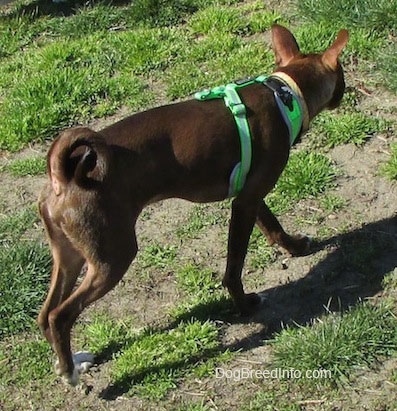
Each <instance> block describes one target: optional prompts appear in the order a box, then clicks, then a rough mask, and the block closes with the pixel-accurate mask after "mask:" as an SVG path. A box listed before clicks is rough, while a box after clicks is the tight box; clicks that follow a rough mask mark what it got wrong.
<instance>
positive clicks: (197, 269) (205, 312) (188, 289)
mask: <svg viewBox="0 0 397 411" xmlns="http://www.w3.org/2000/svg"><path fill="white" fill-rule="evenodd" d="M175 278H176V283H177V287H178V290H179V291H180V292H181V294H182V299H181V301H180V302H179V304H178V305H177V306H175V307H173V308H172V309H171V310H170V314H171V316H172V317H173V318H175V319H176V321H181V320H183V321H190V320H191V319H206V318H209V317H210V316H211V314H213V313H216V314H217V315H220V313H221V312H226V311H228V310H229V309H230V301H228V300H227V298H226V296H225V293H224V292H223V288H222V285H221V281H220V278H218V277H217V276H216V274H215V273H214V272H212V271H211V270H209V269H208V268H203V267H201V266H200V265H197V264H187V265H185V266H182V267H181V268H180V269H179V270H178V271H177V272H176V274H175Z"/></svg>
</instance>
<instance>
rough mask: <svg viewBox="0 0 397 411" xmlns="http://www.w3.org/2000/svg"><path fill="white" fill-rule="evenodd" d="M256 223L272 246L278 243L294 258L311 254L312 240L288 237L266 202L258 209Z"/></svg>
mask: <svg viewBox="0 0 397 411" xmlns="http://www.w3.org/2000/svg"><path fill="white" fill-rule="evenodd" d="M256 223H257V225H258V227H259V228H260V230H261V231H262V232H263V234H265V236H266V238H267V239H268V241H269V244H270V245H273V244H274V243H276V244H278V245H279V246H280V247H283V248H284V249H286V250H287V251H288V252H289V253H290V254H291V255H294V256H299V255H305V254H307V253H308V252H309V249H310V239H309V238H308V237H306V236H303V235H296V236H291V235H288V234H287V233H286V232H285V231H284V229H283V227H282V226H281V224H280V223H279V221H278V220H277V218H276V217H275V216H274V214H273V213H272V212H271V211H270V209H269V207H268V206H267V205H266V203H265V202H264V201H262V202H261V204H260V206H259V208H258V215H257V220H256Z"/></svg>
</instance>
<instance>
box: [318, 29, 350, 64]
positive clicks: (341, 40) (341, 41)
mask: <svg viewBox="0 0 397 411" xmlns="http://www.w3.org/2000/svg"><path fill="white" fill-rule="evenodd" d="M348 40H349V32H348V31H347V30H345V29H343V30H341V31H340V32H339V33H338V35H337V37H336V40H335V41H334V42H333V43H332V45H331V46H330V47H329V48H328V49H327V50H326V51H325V52H324V54H323V56H322V61H323V63H324V65H325V66H327V67H329V68H330V69H331V70H336V68H337V66H338V58H339V56H340V54H341V53H342V50H343V49H344V48H345V46H346V44H347V41H348Z"/></svg>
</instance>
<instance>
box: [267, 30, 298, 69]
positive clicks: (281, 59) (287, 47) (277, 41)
mask: <svg viewBox="0 0 397 411" xmlns="http://www.w3.org/2000/svg"><path fill="white" fill-rule="evenodd" d="M272 45H273V51H274V54H275V56H276V64H277V66H279V67H284V66H286V65H287V64H288V63H289V62H290V61H291V60H292V59H293V58H294V57H296V56H297V55H299V54H300V51H299V46H298V43H297V42H296V40H295V37H294V36H293V34H292V33H291V32H290V31H289V30H288V29H286V28H285V27H283V26H280V25H279V24H273V26H272Z"/></svg>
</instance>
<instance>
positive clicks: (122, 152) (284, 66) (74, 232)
mask: <svg viewBox="0 0 397 411" xmlns="http://www.w3.org/2000/svg"><path fill="white" fill-rule="evenodd" d="M272 32H273V47H274V51H275V54H276V61H277V64H278V70H277V72H276V73H275V74H278V76H279V78H281V79H283V81H285V83H286V84H287V85H289V86H290V87H291V88H296V91H297V92H298V94H299V95H300V96H301V99H302V103H304V107H305V111H306V117H307V123H308V122H309V120H310V119H312V118H313V117H314V116H315V115H316V114H317V113H319V112H320V111H321V110H323V109H324V108H333V107H336V106H337V105H338V104H339V103H340V100H341V98H342V95H343V92H344V79H343V71H342V68H341V65H340V63H339V61H338V56H339V55H340V53H341V52H342V50H343V48H344V47H345V45H346V43H347V39H348V35H347V32H346V31H341V32H340V33H339V35H338V37H337V39H336V41H335V42H334V43H333V44H332V46H331V47H330V48H329V49H328V50H326V51H325V52H324V53H322V54H310V55H303V54H301V53H300V51H299V47H298V45H297V43H296V40H295V38H294V37H293V35H292V34H291V33H290V32H289V31H288V30H287V29H285V28H283V27H281V26H278V25H276V26H274V27H273V30H272ZM241 95H242V98H243V99H244V100H245V102H246V105H247V107H248V110H247V112H249V119H248V120H249V122H250V126H251V132H252V138H253V148H254V153H253V155H254V159H253V162H252V166H251V170H250V172H249V174H248V176H247V180H246V183H245V185H244V187H243V189H242V190H241V192H240V193H238V195H237V196H236V198H235V199H234V200H233V203H232V217H231V221H230V228H229V242H228V256H227V265H226V272H225V276H224V279H223V284H224V286H225V287H227V289H228V290H229V293H230V295H231V297H232V298H233V301H234V303H235V304H236V306H237V308H238V309H239V310H240V311H241V312H242V313H244V314H248V313H250V312H252V311H253V310H254V309H255V308H256V307H257V305H258V304H259V302H260V298H259V296H258V295H257V294H255V293H252V294H245V292H244V289H243V285H242V282H241V271H242V267H243V264H244V259H245V255H246V252H247V245H248V241H249V238H250V235H251V232H252V229H253V226H254V224H255V223H257V224H258V226H259V228H260V229H261V230H262V232H263V233H264V234H265V235H266V237H267V238H268V240H269V242H270V243H271V244H273V243H277V244H279V245H280V246H282V247H284V248H285V249H286V250H287V251H288V252H289V253H291V254H293V255H301V254H304V253H306V252H307V251H308V248H309V239H308V238H307V237H304V236H290V235H288V234H287V233H285V232H284V230H283V228H282V227H281V225H280V223H279V222H278V221H277V219H276V217H275V216H274V215H273V214H272V212H271V211H270V210H269V208H268V207H267V205H266V204H265V202H264V201H263V198H264V197H265V196H266V194H267V193H268V192H269V191H270V190H271V189H272V188H273V186H274V184H275V183H276V181H277V179H278V177H279V175H280V173H281V172H282V169H283V167H284V165H285V163H286V161H287V159H288V155H289V134H288V128H287V126H286V124H285V123H284V120H283V117H282V116H281V114H280V112H279V111H278V109H277V105H276V103H275V101H274V96H273V93H272V91H270V89H268V88H266V87H265V86H263V85H259V84H256V85H253V86H249V87H246V88H245V89H243V91H242V92H241ZM181 113H184V114H183V115H181ZM220 122H221V123H222V124H220ZM304 123H305V121H304ZM164 130H166V131H164ZM203 130H205V133H204V132H203ZM237 140H238V133H237V131H236V129H235V124H234V120H233V117H232V116H231V114H230V112H229V111H228V109H227V108H226V107H225V106H224V105H223V102H222V101H217V102H209V103H201V102H197V101H188V102H183V103H178V104H175V105H170V106H166V107H160V108H157V109H154V110H149V111H147V112H145V113H140V114H138V115H135V116H131V117H129V118H127V119H125V120H123V121H121V122H118V123H116V124H114V125H113V126H110V127H108V128H106V129H104V130H102V131H101V132H100V133H95V132H94V131H92V130H89V129H87V128H76V129H71V130H67V131H65V132H64V133H62V134H61V135H60V137H58V138H57V139H56V140H55V141H54V143H53V145H52V146H51V149H50V151H49V153H48V175H49V182H48V184H47V186H46V188H45V189H44V190H43V192H42V194H41V197H40V200H39V207H40V213H41V217H42V220H43V222H44V224H45V226H46V229H47V233H48V238H49V242H50V247H51V251H52V255H53V270H52V274H51V285H50V289H49V292H48V295H47V298H46V301H45V303H44V306H43V308H42V310H41V311H40V314H39V318H38V323H39V326H40V328H41V330H42V332H43V334H44V335H45V336H46V338H47V340H48V341H49V343H50V344H51V345H52V347H53V349H54V351H55V353H56V355H57V356H58V361H57V363H56V372H57V373H58V374H59V375H61V376H63V377H64V378H65V379H66V380H67V381H68V382H69V383H71V384H76V383H77V381H78V376H79V373H80V372H82V371H84V370H85V369H86V366H85V365H83V364H82V362H83V363H84V364H86V361H84V359H83V360H82V356H81V355H80V356H78V358H73V356H72V354H71V349H70V332H71V328H72V326H73V324H74V322H75V320H76V319H77V317H78V315H79V314H80V313H81V312H82V310H83V309H84V308H85V307H87V306H88V305H89V304H91V303H92V302H94V301H95V300H97V299H99V298H101V297H102V296H103V295H104V294H106V293H107V292H108V291H109V290H111V289H112V288H113V287H114V286H115V285H116V284H117V283H118V282H119V281H120V279H121V278H122V276H123V275H124V273H125V272H126V270H127V269H128V267H129V265H130V263H131V261H132V260H133V258H134V257H135V255H136V252H137V242H136V237H135V222H136V219H137V218H138V216H139V213H140V212H141V210H142V208H143V207H144V206H145V205H146V204H148V203H149V202H151V201H155V200H158V199H161V198H167V197H170V196H176V197H182V198H186V199H189V200H192V201H214V200H219V199H223V198H225V196H226V195H227V192H228V176H229V175H230V172H231V169H233V167H234V165H235V163H236V161H239V159H238V150H239V149H238V147H239V146H238V144H239V142H238V141H237ZM200 166H203V167H200ZM84 264H86V266H87V272H86V275H85V277H84V279H83V281H82V282H81V284H80V285H79V286H78V287H77V288H76V289H75V290H74V287H75V285H76V281H77V277H78V275H79V273H80V271H81V269H82V267H83V265H84ZM83 357H84V356H83Z"/></svg>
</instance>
